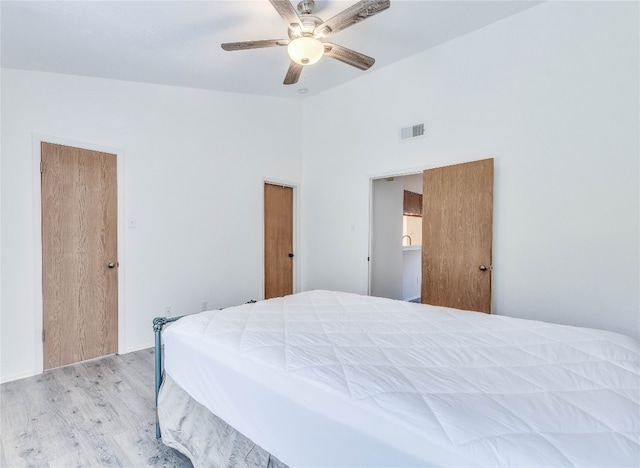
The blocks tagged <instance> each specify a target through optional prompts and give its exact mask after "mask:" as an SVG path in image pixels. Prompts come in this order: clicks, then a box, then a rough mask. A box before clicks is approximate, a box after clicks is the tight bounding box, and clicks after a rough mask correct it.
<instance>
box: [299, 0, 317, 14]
mask: <svg viewBox="0 0 640 468" xmlns="http://www.w3.org/2000/svg"><path fill="white" fill-rule="evenodd" d="M315 4H316V2H314V1H313V0H303V1H301V2H300V3H298V11H299V12H300V14H301V15H310V14H311V12H312V11H313V7H314V6H315Z"/></svg>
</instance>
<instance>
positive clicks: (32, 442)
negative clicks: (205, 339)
mask: <svg viewBox="0 0 640 468" xmlns="http://www.w3.org/2000/svg"><path fill="white" fill-rule="evenodd" d="M153 366H154V358H153V349H152V348H151V349H145V350H142V351H137V352H135V353H129V354H124V355H121V356H108V357H105V358H100V359H95V360H92V361H88V362H84V363H80V364H73V365H70V366H66V367H60V368H58V369H53V370H50V371H47V372H45V373H43V374H41V375H37V376H35V377H29V378H26V379H22V380H16V381H14V382H7V383H5V384H2V385H0V440H1V445H0V466H2V467H8V468H14V467H16V468H17V467H64V468H67V467H101V466H116V467H127V468H137V467H146V466H154V467H156V466H157V467H191V466H192V465H191V463H190V462H189V460H188V459H187V458H186V457H184V456H183V455H182V454H180V453H178V452H176V451H175V450H173V449H170V448H169V447H166V446H165V445H163V444H162V442H161V441H159V440H156V438H155V394H154V370H153Z"/></svg>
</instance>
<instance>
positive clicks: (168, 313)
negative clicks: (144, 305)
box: [164, 305, 171, 317]
mask: <svg viewBox="0 0 640 468" xmlns="http://www.w3.org/2000/svg"><path fill="white" fill-rule="evenodd" d="M164 316H165V317H171V306H170V305H168V306H164Z"/></svg>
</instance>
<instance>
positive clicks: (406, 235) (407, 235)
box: [402, 234, 411, 246]
mask: <svg viewBox="0 0 640 468" xmlns="http://www.w3.org/2000/svg"><path fill="white" fill-rule="evenodd" d="M405 237H408V238H409V246H411V236H410V235H409V234H405V235H404V236H402V240H403V241H404V238H405Z"/></svg>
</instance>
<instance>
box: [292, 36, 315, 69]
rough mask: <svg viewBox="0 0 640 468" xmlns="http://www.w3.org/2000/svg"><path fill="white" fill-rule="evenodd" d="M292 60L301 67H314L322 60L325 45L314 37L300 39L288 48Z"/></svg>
mask: <svg viewBox="0 0 640 468" xmlns="http://www.w3.org/2000/svg"><path fill="white" fill-rule="evenodd" d="M287 52H288V53H289V57H290V58H291V60H293V61H294V62H296V63H297V64H299V65H312V64H314V63H316V62H317V61H318V60H320V59H321V58H322V55H323V54H324V44H323V43H322V42H320V41H319V40H318V39H315V38H313V37H307V36H303V37H298V38H296V39H294V40H292V41H291V42H289V45H288V46H287Z"/></svg>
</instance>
